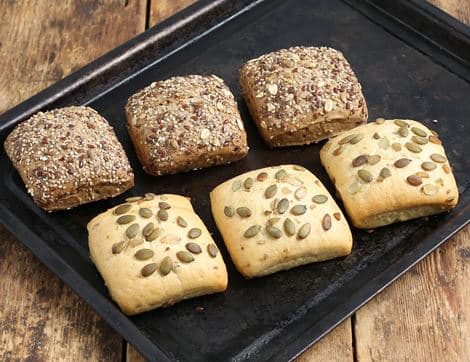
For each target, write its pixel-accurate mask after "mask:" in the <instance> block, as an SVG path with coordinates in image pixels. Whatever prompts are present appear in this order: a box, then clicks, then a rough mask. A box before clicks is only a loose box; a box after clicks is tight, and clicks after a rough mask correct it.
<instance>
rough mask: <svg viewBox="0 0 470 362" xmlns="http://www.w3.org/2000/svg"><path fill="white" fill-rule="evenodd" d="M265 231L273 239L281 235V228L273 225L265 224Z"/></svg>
mask: <svg viewBox="0 0 470 362" xmlns="http://www.w3.org/2000/svg"><path fill="white" fill-rule="evenodd" d="M266 232H267V233H268V234H269V235H270V236H272V237H273V238H275V239H279V238H280V237H281V236H282V231H281V229H279V228H277V227H275V226H273V225H268V226H266Z"/></svg>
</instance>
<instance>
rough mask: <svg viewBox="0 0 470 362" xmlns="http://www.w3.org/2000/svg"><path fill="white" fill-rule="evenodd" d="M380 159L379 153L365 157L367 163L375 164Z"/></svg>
mask: <svg viewBox="0 0 470 362" xmlns="http://www.w3.org/2000/svg"><path fill="white" fill-rule="evenodd" d="M380 160H381V157H380V155H370V156H369V157H367V163H368V164H369V165H375V164H377V163H379V162H380Z"/></svg>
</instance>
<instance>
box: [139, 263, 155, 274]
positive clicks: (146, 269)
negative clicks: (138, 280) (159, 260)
mask: <svg viewBox="0 0 470 362" xmlns="http://www.w3.org/2000/svg"><path fill="white" fill-rule="evenodd" d="M155 270H157V264H156V263H150V264H147V265H146V266H144V267H143V268H142V270H141V271H140V273H141V274H142V276H143V277H148V276H150V275H152V274H153V273H155Z"/></svg>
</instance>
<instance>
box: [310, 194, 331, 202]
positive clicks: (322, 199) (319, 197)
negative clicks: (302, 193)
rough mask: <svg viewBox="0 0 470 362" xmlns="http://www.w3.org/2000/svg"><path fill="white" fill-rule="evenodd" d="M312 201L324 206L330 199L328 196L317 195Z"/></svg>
mask: <svg viewBox="0 0 470 362" xmlns="http://www.w3.org/2000/svg"><path fill="white" fill-rule="evenodd" d="M312 201H313V202H314V203H316V204H324V203H325V202H327V201H328V197H327V196H326V195H315V196H313V197H312Z"/></svg>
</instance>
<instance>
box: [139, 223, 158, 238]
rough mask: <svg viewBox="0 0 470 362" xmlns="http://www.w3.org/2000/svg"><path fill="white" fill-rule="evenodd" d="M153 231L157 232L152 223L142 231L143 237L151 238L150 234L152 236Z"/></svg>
mask: <svg viewBox="0 0 470 362" xmlns="http://www.w3.org/2000/svg"><path fill="white" fill-rule="evenodd" d="M153 230H155V225H154V224H153V223H152V222H149V223H148V224H147V225H145V226H144V228H143V229H142V235H143V236H145V237H148V236H150V234H152V232H153Z"/></svg>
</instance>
